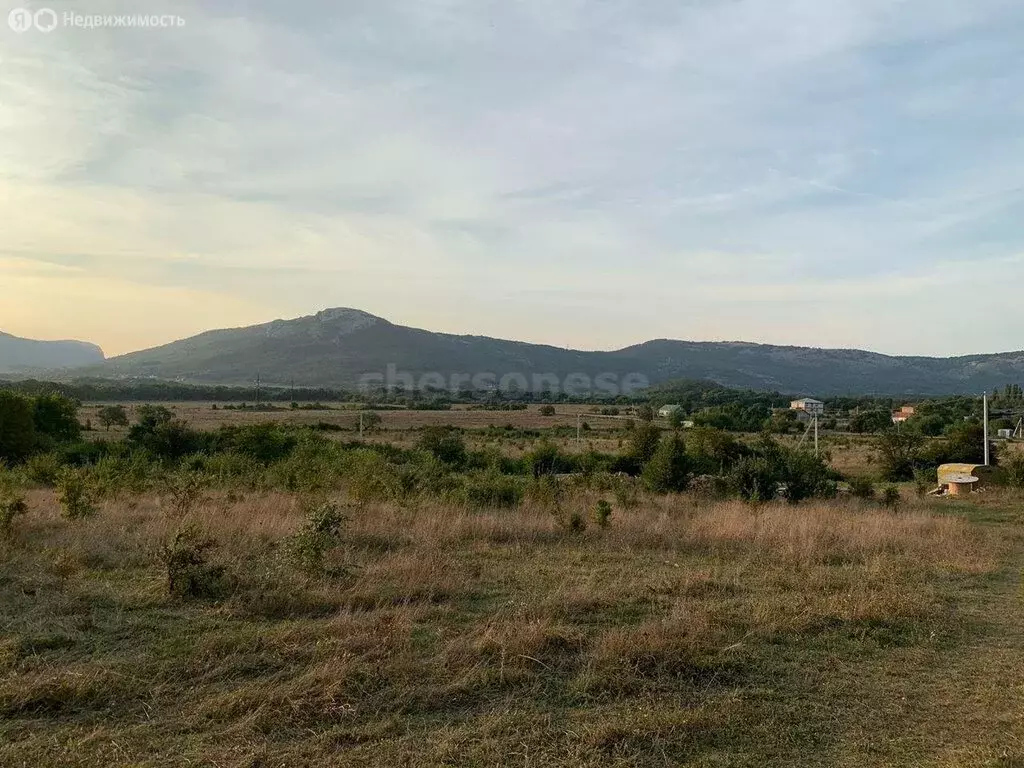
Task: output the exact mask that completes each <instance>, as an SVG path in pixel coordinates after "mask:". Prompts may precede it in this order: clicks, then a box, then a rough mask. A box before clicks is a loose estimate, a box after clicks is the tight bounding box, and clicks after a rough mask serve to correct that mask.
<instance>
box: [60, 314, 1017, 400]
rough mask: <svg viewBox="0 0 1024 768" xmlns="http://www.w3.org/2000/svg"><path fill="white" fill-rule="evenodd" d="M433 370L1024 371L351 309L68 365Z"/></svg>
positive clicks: (824, 391) (229, 379) (960, 377)
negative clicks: (614, 343)
mask: <svg viewBox="0 0 1024 768" xmlns="http://www.w3.org/2000/svg"><path fill="white" fill-rule="evenodd" d="M389 365H390V366H392V367H393V368H394V369H397V370H399V371H402V372H406V373H408V374H410V375H411V376H413V377H415V378H417V379H418V378H419V377H421V376H423V375H424V374H427V373H431V372H433V373H436V374H439V375H440V376H441V377H443V378H445V379H448V378H449V377H450V376H451V375H452V374H474V373H480V372H492V373H495V374H497V375H498V376H501V375H504V374H521V375H523V376H524V377H527V378H529V377H530V376H532V375H533V374H541V373H543V374H552V375H554V376H557V377H559V378H564V377H566V376H568V375H570V374H573V373H578V374H583V375H585V376H589V377H596V376H598V375H599V374H609V375H612V376H618V377H623V376H626V375H628V374H631V373H635V374H641V375H643V376H644V377H647V378H648V379H649V380H650V382H651V383H652V384H653V383H658V382H664V381H669V380H672V379H680V378H686V379H707V380H711V381H715V382H718V383H720V384H723V385H725V386H730V387H742V388H751V389H757V390H776V391H780V392H798V393H807V394H818V395H829V394H867V393H881V394H892V395H900V394H952V393H976V392H980V391H981V390H983V389H991V388H992V387H995V386H1003V385H1004V384H1006V383H1008V382H1022V381H1024V352H1009V353H1003V354H994V355H971V356H965V357H954V358H934V357H894V356H890V355H883V354H878V353H875V352H865V351H862V350H854V349H818V348H812V347H792V346H775V345H769V344H752V343H746V342H694V341H673V340H669V339H658V340H654V341H648V342H645V343H643V344H637V345H635V346H631V347H626V348H625V349H620V350H615V351H608V352H582V351H576V350H571V349H562V348H558V347H552V346H547V345H541V344H527V343H523V342H517V341H508V340H502V339H493V338H488V337H485V336H463V335H453V334H446V333H433V332H431V331H426V330H420V329H416V328H408V327H405V326H401V325H395V324H394V323H391V322H388V321H387V320H385V319H383V318H380V317H376V316H374V315H371V314H368V313H366V312H362V311H360V310H357V309H349V308H337V309H327V310H324V311H322V312H318V313H317V314H315V315H310V316H307V317H300V318H296V319H294V320H274V321H272V322H269V323H263V324H261V325H255V326H250V327H245V328H232V329H224V330H214V331H207V332H205V333H201V334H199V335H198V336H193V337H191V338H188V339H183V340H181V341H176V342H173V343H170V344H165V345H163V346H159V347H154V348H153V349H147V350H142V351H139V352H133V353H130V354H127V355H122V356H120V357H115V358H112V359H110V360H108V361H106V362H104V363H102V364H100V365H92V366H89V367H88V368H85V369H82V370H79V371H75V375H89V376H102V377H116V378H124V377H133V378H134V377H151V378H160V379H169V380H177V381H186V382H195V383H206V384H250V383H252V381H253V380H254V379H255V377H256V375H257V374H259V376H260V377H261V379H262V380H263V381H264V382H265V383H267V384H281V385H288V384H290V383H292V382H294V384H295V385H296V386H314V387H335V388H351V387H355V386H357V385H358V383H359V381H360V377H361V376H363V375H364V374H374V373H376V374H382V373H384V372H385V371H386V370H387V368H388V366H389Z"/></svg>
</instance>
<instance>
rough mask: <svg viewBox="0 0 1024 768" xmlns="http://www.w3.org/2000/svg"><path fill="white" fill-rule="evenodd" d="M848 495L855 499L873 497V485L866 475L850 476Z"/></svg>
mask: <svg viewBox="0 0 1024 768" xmlns="http://www.w3.org/2000/svg"><path fill="white" fill-rule="evenodd" d="M850 495H851V496H853V497H854V498H855V499H873V498H875V485H874V483H872V482H871V480H870V479H869V478H867V477H851V478H850Z"/></svg>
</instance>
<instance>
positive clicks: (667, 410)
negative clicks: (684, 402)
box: [658, 405, 683, 419]
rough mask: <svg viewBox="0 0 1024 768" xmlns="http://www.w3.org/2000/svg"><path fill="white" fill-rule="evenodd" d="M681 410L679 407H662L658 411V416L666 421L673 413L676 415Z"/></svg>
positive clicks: (681, 407)
mask: <svg viewBox="0 0 1024 768" xmlns="http://www.w3.org/2000/svg"><path fill="white" fill-rule="evenodd" d="M681 410H683V406H681V405H663V406H661V408H659V409H658V415H659V416H661V418H663V419H667V418H668V417H669V416H671V415H672V414H673V413H678V412H679V411H681Z"/></svg>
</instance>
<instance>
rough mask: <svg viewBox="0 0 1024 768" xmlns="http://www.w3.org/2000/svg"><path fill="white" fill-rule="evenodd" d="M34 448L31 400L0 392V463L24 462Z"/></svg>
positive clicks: (4, 391) (5, 391)
mask: <svg viewBox="0 0 1024 768" xmlns="http://www.w3.org/2000/svg"><path fill="white" fill-rule="evenodd" d="M35 447H36V424H35V419H34V417H33V409H32V400H31V399H30V398H28V397H25V396H24V395H19V394H17V393H15V392H10V391H8V390H0V461H6V462H10V463H18V462H21V461H24V460H25V459H27V458H28V457H29V456H30V455H31V454H32V451H33V450H34V449H35Z"/></svg>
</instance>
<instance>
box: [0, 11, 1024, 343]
mask: <svg viewBox="0 0 1024 768" xmlns="http://www.w3.org/2000/svg"><path fill="white" fill-rule="evenodd" d="M51 5H53V6H54V7H56V8H57V10H58V13H62V12H63V11H64V10H65V9H71V10H75V11H77V12H83V11H82V9H81V8H80V7H79V6H78V5H77V4H71V3H70V2H66V1H65V0H61V2H55V3H51ZM150 8H152V9H153V12H170V11H171V10H173V12H176V13H177V14H178V15H180V16H182V17H183V18H185V19H186V26H185V27H183V28H180V29H168V30H145V31H143V30H129V29H109V30H83V29H77V30H76V29H58V30H56V31H55V32H53V33H51V34H50V35H45V36H44V35H40V34H35V35H33V34H25V35H21V36H15V35H14V34H13V33H9V34H8V32H7V30H0V35H3V38H2V42H3V44H4V55H3V63H2V64H0V104H2V105H3V108H2V109H0V223H2V225H3V238H2V240H0V269H4V270H5V274H6V271H7V270H11V269H12V268H11V266H10V265H12V264H14V263H15V260H18V262H17V263H19V264H21V265H22V266H21V267H19V268H18V270H19V271H18V272H17V273H15V274H19V275H21V277H19V279H21V280H23V279H24V274H23V273H24V269H23V267H24V262H25V261H26V260H31V261H35V262H37V263H39V264H42V265H46V264H50V265H65V266H72V267H76V268H80V269H88V270H89V279H90V280H92V281H95V282H94V283H93V287H96V286H98V285H100V284H101V283H102V282H103V281H108V282H110V284H111V285H112V286H113V285H116V286H117V289H116V290H118V291H124V290H127V289H126V288H125V286H126V285H134V286H136V290H137V291H139V294H140V295H148V293H147V292H151V291H153V290H154V289H156V288H163V289H167V290H168V291H170V293H168V294H166V296H167V297H173V296H175V295H177V294H174V293H173V292H174V291H186V292H187V291H205V290H210V287H211V286H210V281H228V282H222V283H218V284H217V287H216V290H215V293H216V294H217V295H218V296H220V297H230V298H225V299H224V300H223V301H221V304H220V307H221V308H220V309H219V310H215V311H213V310H212V311H210V312H209V313H206V314H205V315H204V319H205V320H207V321H209V322H210V323H211V324H212V325H233V324H237V323H238V322H241V320H240V319H239V318H241V317H245V318H250V317H251V315H252V312H251V309H252V307H254V306H258V307H262V308H263V309H264V310H265V317H266V318H267V319H269V318H271V317H274V316H279V315H285V314H289V313H292V314H300V313H304V312H311V311H315V310H316V309H318V308H321V307H322V306H324V305H345V304H347V305H357V306H361V307H363V308H365V309H368V310H370V311H374V312H377V313H379V314H383V315H386V316H388V317H390V318H393V319H395V320H398V321H405V322H410V323H413V324H417V325H420V326H426V327H435V326H436V327H441V328H444V329H447V330H459V331H472V332H483V333H491V334H495V335H507V336H515V337H520V338H529V339H536V340H540V341H545V342H551V343H566V344H568V343H572V344H578V345H581V346H587V347H607V346H616V345H620V344H625V343H629V342H631V341H639V340H641V339H642V338H644V337H645V336H675V337H690V338H699V337H708V338H748V339H757V340H773V341H778V342H788V343H804V344H813V345H820V346H827V345H830V344H846V345H853V346H864V347H871V348H878V349H883V350H891V351H903V352H909V351H916V350H923V349H926V348H931V346H930V345H933V344H934V340H935V339H936V338H938V337H939V336H940V335H941V336H942V338H943V340H944V341H943V343H947V344H949V345H950V347H951V350H952V351H960V352H966V351H969V350H970V349H973V348H976V347H977V346H979V345H981V346H985V347H986V348H998V347H1012V346H1019V342H1018V341H1016V340H1015V339H1014V337H1013V335H1012V334H1011V333H1010V332H1009V331H1008V330H1006V329H1007V328H1010V327H1012V323H1008V322H1006V319H1005V318H1004V319H1003V320H1002V321H1001V322H1000V323H992V327H991V329H990V331H989V333H990V335H989V336H988V337H987V338H986V339H984V340H983V341H981V340H979V339H978V335H977V333H976V331H974V330H972V329H969V328H965V327H964V326H963V324H962V322H961V321H960V320H959V319H958V318H957V319H948V320H947V319H942V318H935V320H934V322H935V323H936V324H937V325H938V328H932V327H927V328H923V327H921V324H920V323H919V322H917V321H916V318H918V317H919V316H920V315H919V314H915V313H922V312H923V313H926V314H927V313H929V312H930V311H931V309H932V307H933V306H934V298H933V297H934V293H935V292H936V291H947V290H954V289H955V286H956V285H958V284H963V283H966V284H969V285H970V286H972V291H973V293H972V294H971V295H972V296H974V295H985V294H986V292H987V291H992V290H993V289H994V288H995V287H996V281H993V280H991V279H990V278H989V277H988V275H990V274H991V273H992V272H991V271H990V270H992V269H993V267H992V266H991V265H993V264H1001V266H1000V267H999V270H1001V271H1002V274H1005V272H1006V270H1011V271H1012V270H1017V266H1016V262H999V261H998V260H999V259H1006V258H1009V257H1012V256H1015V254H1018V253H1020V252H1021V251H1022V247H1021V246H1022V243H1021V242H1020V239H1019V234H1017V232H1016V228H1015V227H1014V226H1013V224H1012V222H1013V221H1015V220H1016V218H1018V217H1019V213H1020V211H1019V210H1017V209H1018V208H1019V207H1020V204H1021V191H1020V188H1019V181H1018V180H1019V178H1020V175H1021V172H1022V171H1024V167H1022V165H1024V159H1022V158H1024V153H1022V152H1021V149H1024V147H1022V143H1024V139H1021V138H1020V136H1019V130H1017V126H1019V118H1020V115H1019V108H1017V107H1016V106H1015V105H1016V103H1017V101H1016V94H1017V93H1019V90H1020V86H1021V85H1022V84H1024V83H1022V82H1021V80H1022V79H1024V75H1021V74H1020V73H1021V72H1022V71H1024V69H1022V68H1021V66H1020V64H1022V63H1024V60H1022V59H1024V55H1022V53H1021V50H1020V48H1019V45H1018V43H1019V41H1018V40H1017V39H1016V37H1015V35H1014V31H1013V30H1014V29H1015V28H1016V27H1015V24H1016V25H1019V23H1020V22H1021V21H1022V20H1024V11H1022V10H1021V8H1020V7H1019V5H1018V4H1016V3H1014V2H1011V1H1010V0H992V2H988V3H984V4H978V3H970V2H967V0H950V1H949V2H944V3H940V4H935V3H926V2H925V1H924V0H903V1H902V2H891V1H890V0H856V1H855V0H836V2H830V3H820V2H813V1H812V0H775V1H774V2H770V1H769V0H729V1H726V0H702V1H701V2H696V3H688V4H678V3H669V2H667V0H665V2H656V3H645V4H640V5H638V4H636V3H631V2H626V0H611V1H606V2H600V3H597V2H586V0H572V1H571V2H564V3H557V4H552V3H550V2H541V0H526V1H524V2H521V3H507V2H497V0H474V2H469V0H424V1H423V2H417V3H414V4H409V3H405V2H398V1H397V0H390V1H387V0H382V1H381V2H377V3H373V4H357V3H341V4H337V3H308V4H303V5H302V6H299V7H294V8H292V7H289V8H288V9H287V10H286V9H284V7H280V6H278V5H276V4H271V3H269V2H261V3H253V4H248V5H247V6H246V7H245V11H244V13H241V12H239V11H235V12H230V11H227V10H224V9H216V8H215V7H214V6H212V5H210V4H208V3H198V2H193V3H183V4H175V6H174V8H173V9H168V8H166V7H164V8H161V7H159V4H157V3H155V2H147V3H142V4H141V5H140V4H138V3H133V4H127V3H123V2H111V1H107V2H97V3H90V7H89V9H88V11H89V12H90V13H97V14H107V13H143V12H146V11H147V10H148V9H150ZM41 269H44V270H45V269H47V267H45V266H43V267H41ZM957 270H961V271H959V272H958V271H957ZM33 279H43V280H45V279H47V278H46V277H45V275H44V276H42V277H40V276H38V275H37V276H36V277H34V278H33ZM34 285H40V284H39V283H34ZM62 290H63V289H62ZM65 295H71V294H65ZM75 295H77V294H75ZM8 297H9V298H8V300H7V301H6V302H4V303H3V304H2V305H0V328H6V327H8V326H13V325H17V326H19V327H21V328H25V327H30V326H31V323H30V322H29V320H30V319H31V322H32V323H34V322H42V321H41V319H40V318H41V315H40V313H39V310H38V308H36V307H28V306H27V303H26V301H25V300H21V299H19V298H18V296H17V295H15V294H12V293H8ZM162 300H163V299H162ZM166 300H168V301H169V300H170V299H169V298H168V299H166ZM970 301H971V302H972V306H974V304H973V302H975V299H974V298H971V299H970ZM609 303H610V304H611V305H612V306H611V308H609V306H608V304H609ZM143 304H144V303H138V304H135V303H132V304H130V305H129V304H126V305H125V307H124V311H125V312H129V311H130V312H144V306H143ZM1004 311H1005V312H1008V313H1010V317H1011V319H1014V320H1017V321H1019V320H1024V317H1017V314H1018V313H1019V312H1020V311H1019V310H1017V309H1015V308H1012V307H1011V308H1009V309H1006V310H1004ZM79 316H80V313H79ZM807 317H813V318H814V319H815V321H814V322H813V323H807V322H805V320H806V318H807ZM71 318H72V315H71V314H70V313H69V314H68V316H67V317H66V318H65V319H66V320H67V325H66V326H64V330H63V331H62V332H60V333H59V334H58V335H61V336H69V335H76V328H77V329H78V331H77V335H82V336H85V335H87V334H86V331H87V330H88V331H89V334H94V335H93V338H94V339H95V340H97V341H100V342H103V343H106V344H107V345H108V346H114V347H117V348H122V347H125V346H127V345H128V344H129V342H128V341H126V338H127V336H126V334H125V332H124V324H121V325H118V326H115V327H109V328H106V329H104V328H105V327H104V326H102V324H96V323H93V324H92V325H89V324H88V323H78V324H77V325H76V323H77V321H72V319H71ZM182 318H183V313H181V312H166V313H163V315H162V317H160V318H159V322H157V321H156V320H153V321H152V322H149V321H148V320H147V323H143V324H142V325H138V324H136V323H135V321H134V320H131V321H130V322H129V324H133V325H136V327H145V328H146V329H148V330H147V331H146V332H147V333H150V334H151V339H150V340H151V341H153V342H155V341H163V340H167V339H170V338H173V337H175V336H179V335H182V334H184V333H186V332H190V331H191V330H194V325H195V323H194V322H191V321H188V322H186V321H185V320H183V319H182ZM877 318H885V319H886V323H888V325H883V326H879V325H878V322H876V319H877ZM900 318H902V320H901V319H900ZM879 322H880V321H879ZM892 326H898V327H897V328H896V329H895V331H894V330H893V328H892ZM40 327H43V326H40ZM46 327H52V323H51V324H50V325H47V326H46ZM987 327H988V326H986V328H987ZM130 343H140V344H145V343H147V342H146V339H144V338H142V336H140V334H139V333H133V335H132V341H131V342H130Z"/></svg>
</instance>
